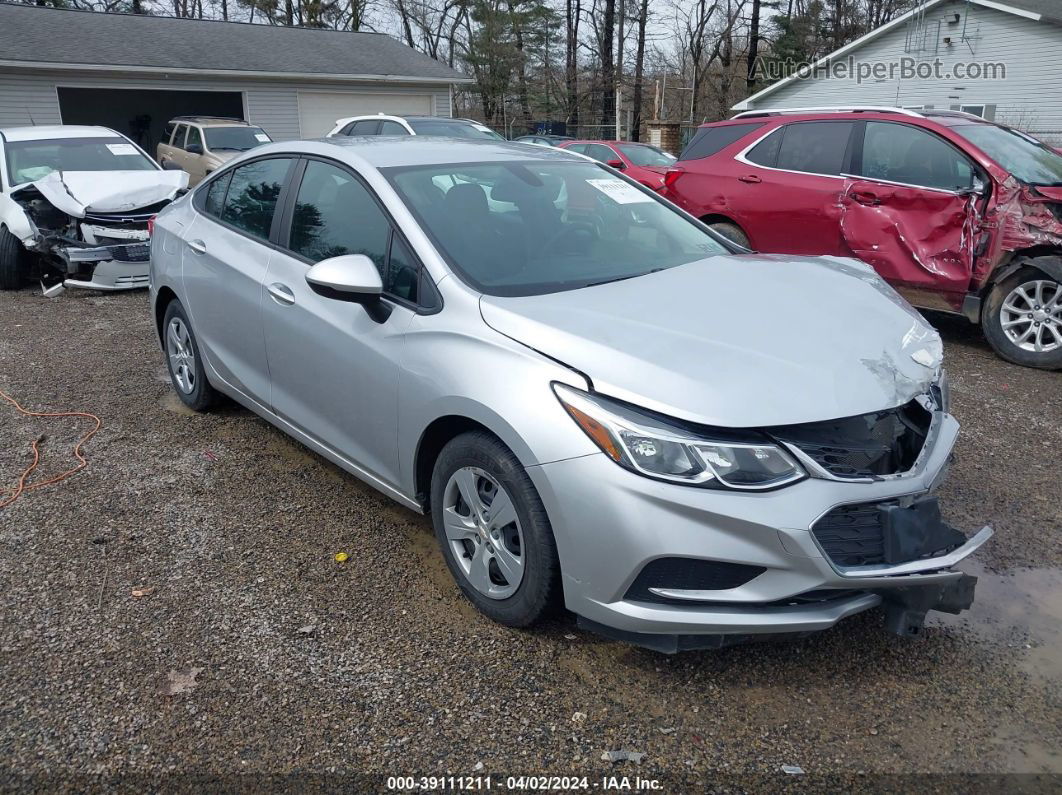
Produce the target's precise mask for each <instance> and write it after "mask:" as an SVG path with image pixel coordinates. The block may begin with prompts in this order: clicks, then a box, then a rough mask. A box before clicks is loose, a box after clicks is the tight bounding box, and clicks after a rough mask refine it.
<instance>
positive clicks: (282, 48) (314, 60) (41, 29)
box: [0, 2, 467, 82]
mask: <svg viewBox="0 0 1062 795" xmlns="http://www.w3.org/2000/svg"><path fill="white" fill-rule="evenodd" d="M0 60H2V61H8V62H11V61H24V62H27V63H34V64H40V63H47V64H56V65H59V64H71V65H74V64H102V65H108V66H117V67H121V66H130V67H149V68H163V69H174V70H178V69H179V70H188V69H194V70H202V71H204V72H261V73H268V74H274V75H276V74H298V75H307V74H314V75H321V76H326V75H327V76H345V77H355V76H373V77H384V76H388V77H406V78H419V79H424V80H430V81H440V82H450V81H464V80H467V78H466V77H465V76H464V75H462V74H460V73H459V72H457V71H455V70H453V69H451V68H450V67H448V66H446V65H445V64H443V63H440V62H439V61H436V60H434V59H432V58H429V57H428V56H427V55H424V54H423V53H420V52H417V51H416V50H413V49H411V48H409V47H407V46H405V45H404V44H402V43H401V42H399V41H396V40H395V39H393V38H391V37H390V36H386V35H384V34H380V33H348V32H342V31H333V30H316V29H309V28H289V27H280V26H275V25H251V24H247V23H237V22H215V21H209V20H195V19H174V18H172V17H151V16H134V15H132V14H103V13H97V12H86V11H72V10H64V9H54V8H46V7H39V6H31V5H13V4H9V3H3V2H0Z"/></svg>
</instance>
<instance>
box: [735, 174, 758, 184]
mask: <svg viewBox="0 0 1062 795" xmlns="http://www.w3.org/2000/svg"><path fill="white" fill-rule="evenodd" d="M738 182H748V183H749V184H751V185H755V184H757V183H759V182H763V180H762V179H760V178H759V177H757V176H756V175H755V174H746V175H745V176H743V177H738Z"/></svg>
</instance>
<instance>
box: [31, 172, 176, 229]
mask: <svg viewBox="0 0 1062 795" xmlns="http://www.w3.org/2000/svg"><path fill="white" fill-rule="evenodd" d="M30 184H31V185H33V187H35V188H36V189H37V190H39V191H40V192H41V195H42V196H44V198H46V199H47V200H48V201H49V202H51V203H52V204H53V205H54V206H55V208H56V209H57V210H61V211H62V212H64V213H66V214H67V215H70V216H73V217H74V218H84V217H85V213H86V212H90V211H91V212H97V213H120V212H125V211H127V210H135V209H137V208H139V207H146V206H147V205H149V204H155V203H157V202H161V201H166V200H168V199H172V198H173V197H174V196H176V195H177V191H179V190H181V189H183V188H187V187H188V174H187V173H185V172H184V171H155V170H152V171H53V172H52V173H51V174H49V175H48V176H46V177H42V178H41V179H39V180H37V181H36V182H32V183H30Z"/></svg>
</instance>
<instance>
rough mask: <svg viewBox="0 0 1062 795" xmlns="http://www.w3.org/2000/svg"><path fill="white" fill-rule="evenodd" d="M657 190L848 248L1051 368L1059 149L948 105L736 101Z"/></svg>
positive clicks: (724, 229) (842, 252) (696, 208)
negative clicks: (802, 106)
mask: <svg viewBox="0 0 1062 795" xmlns="http://www.w3.org/2000/svg"><path fill="white" fill-rule="evenodd" d="M665 183H666V184H665V187H664V188H663V190H662V191H661V193H662V194H663V195H664V196H666V197H667V198H669V199H671V200H672V201H673V202H675V203H677V204H678V205H680V206H681V207H683V208H684V209H685V210H687V211H688V212H690V213H693V214H694V215H696V216H697V217H698V218H700V219H702V220H703V221H705V222H706V223H707V224H709V225H710V226H711V227H713V228H714V229H715V230H716V231H718V232H720V233H722V234H723V235H725V236H727V237H729V238H731V239H732V240H735V241H736V242H738V243H740V244H741V245H743V246H745V247H747V248H752V249H755V250H757V251H767V252H779V253H785V254H833V255H839V256H846V257H857V258H859V259H861V260H864V261H865V262H867V263H869V264H870V265H871V266H873V267H874V268H875V269H876V270H877V271H878V273H880V274H881V276H882V277H883V278H884V279H885V280H886V281H888V282H889V283H890V284H892V285H893V286H894V287H895V288H896V289H897V290H898V291H899V292H900V293H902V294H903V295H904V296H905V297H906V298H907V299H908V300H909V301H910V302H911V303H912V304H914V305H915V306H918V307H921V308H924V309H935V310H944V311H949V312H957V313H962V314H964V315H965V316H966V317H968V318H969V319H970V320H971V321H973V322H975V323H981V324H982V325H983V327H984V333H985V336H986V337H987V338H988V341H989V343H990V344H991V345H992V347H993V349H994V350H995V351H996V352H997V353H998V354H999V355H1000V356H1002V357H1003V358H1004V359H1007V360H1009V361H1012V362H1015V363H1017V364H1022V365H1027V366H1029V367H1041V368H1045V369H1058V368H1062V155H1060V154H1059V153H1058V152H1056V151H1055V150H1053V149H1052V148H1050V147H1048V146H1046V145H1045V144H1043V143H1041V142H1039V141H1037V140H1036V139H1034V138H1031V137H1030V136H1028V135H1026V134H1024V133H1021V132H1019V131H1017V130H1013V129H1011V128H1009V127H1005V126H1003V125H999V124H993V123H991V122H987V121H984V120H983V119H980V118H977V117H976V116H971V115H969V114H966V113H959V112H957V111H944V110H940V111H932V110H926V111H920V112H915V111H909V110H900V109H889V108H873V109H870V108H868V109H858V108H854V109H848V110H832V109H831V110H825V111H789V110H785V111H752V112H749V113H742V114H740V115H738V116H735V117H734V118H733V119H731V120H730V121H725V122H718V123H715V124H706V125H704V126H702V127H701V128H700V129H699V130H698V131H697V133H696V135H695V136H694V137H693V139H692V140H691V141H690V143H689V145H688V146H687V147H686V148H685V150H684V151H683V152H682V156H681V158H680V159H679V162H678V163H677V164H676V165H675V167H674V168H672V169H670V170H669V171H668V173H667V175H666V178H665Z"/></svg>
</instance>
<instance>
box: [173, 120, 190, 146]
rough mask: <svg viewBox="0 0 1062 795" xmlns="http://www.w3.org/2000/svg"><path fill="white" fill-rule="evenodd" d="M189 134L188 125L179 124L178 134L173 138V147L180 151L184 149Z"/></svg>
mask: <svg viewBox="0 0 1062 795" xmlns="http://www.w3.org/2000/svg"><path fill="white" fill-rule="evenodd" d="M187 133H188V125H187V124H178V125H177V132H176V133H174V136H173V145H174V146H176V147H177V148H178V149H184V136H185V135H186V134H187Z"/></svg>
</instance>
